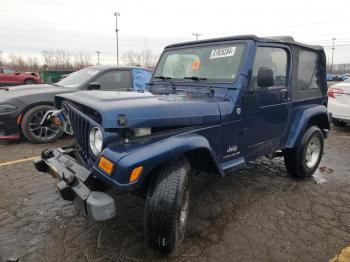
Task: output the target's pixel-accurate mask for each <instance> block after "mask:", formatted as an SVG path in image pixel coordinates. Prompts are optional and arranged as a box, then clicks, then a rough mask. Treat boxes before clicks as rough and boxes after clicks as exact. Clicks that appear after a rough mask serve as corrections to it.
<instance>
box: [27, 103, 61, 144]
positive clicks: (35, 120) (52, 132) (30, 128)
mask: <svg viewBox="0 0 350 262" xmlns="http://www.w3.org/2000/svg"><path fill="white" fill-rule="evenodd" d="M52 109H54V107H53V106H49V105H40V106H35V107H33V108H31V109H29V110H28V111H27V112H26V113H25V114H24V115H23V118H22V122H21V131H22V134H23V135H24V136H25V138H27V139H28V140H29V141H30V142H32V143H48V142H53V141H55V140H57V139H58V138H60V137H61V136H62V130H61V129H60V128H59V127H57V126H55V125H47V126H40V122H41V120H42V119H43V117H44V115H45V113H46V111H48V110H52Z"/></svg>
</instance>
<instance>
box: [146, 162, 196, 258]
mask: <svg viewBox="0 0 350 262" xmlns="http://www.w3.org/2000/svg"><path fill="white" fill-rule="evenodd" d="M189 205H190V164H189V162H188V160H187V159H186V158H184V157H178V158H176V159H174V160H172V161H169V162H167V163H165V164H163V165H162V166H161V167H160V168H159V169H158V170H157V172H155V173H153V174H152V177H151V181H150V183H149V186H148V192H147V198H146V207H145V240H146V243H147V244H148V246H149V247H151V248H154V249H157V250H159V251H160V252H162V253H169V252H171V251H173V250H174V249H175V248H176V247H178V246H180V245H181V243H182V241H183V240H184V237H185V231H186V226H187V221H188V215H189Z"/></svg>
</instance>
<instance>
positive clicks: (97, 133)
mask: <svg viewBox="0 0 350 262" xmlns="http://www.w3.org/2000/svg"><path fill="white" fill-rule="evenodd" d="M89 144H90V149H91V151H92V153H93V154H94V155H95V156H98V155H99V154H100V153H101V151H102V145H103V136H102V131H101V130H100V129H99V128H98V127H93V128H92V129H91V131H90V135H89Z"/></svg>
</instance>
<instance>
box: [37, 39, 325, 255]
mask: <svg viewBox="0 0 350 262" xmlns="http://www.w3.org/2000/svg"><path fill="white" fill-rule="evenodd" d="M325 70H326V58H325V53H324V51H323V48H322V47H319V46H310V45H304V44H301V43H298V42H295V41H294V40H293V38H291V37H269V38H260V37H256V36H253V35H247V36H235V37H227V38H217V39H209V40H201V41H195V42H187V43H180V44H174V45H170V46H167V47H166V48H165V50H164V52H163V54H162V56H161V58H160V60H159V62H158V65H157V67H156V69H155V71H154V74H153V77H152V81H151V83H150V86H149V91H150V92H144V93H123V92H120V93H116V92H101V91H91V92H84V91H82V92H78V93H71V94H63V95H58V96H56V106H57V107H58V108H60V110H59V111H57V112H55V113H54V114H53V115H52V116H51V117H50V118H51V120H52V121H53V122H54V123H57V124H58V125H59V124H60V123H61V122H64V121H70V122H71V124H72V127H73V131H74V136H75V140H76V144H75V145H72V146H70V147H66V148H57V149H51V150H45V151H43V152H42V155H41V158H39V159H36V160H35V161H34V164H35V167H36V169H37V170H39V171H41V172H45V173H49V174H51V175H52V176H54V177H55V178H58V179H59V180H60V182H59V183H58V184H57V187H58V190H59V192H60V193H61V195H62V197H63V198H64V199H65V200H70V201H73V200H74V202H76V203H79V204H80V206H81V207H82V208H83V210H84V212H86V213H87V214H88V215H89V216H90V217H92V218H93V219H95V220H106V219H109V218H112V217H113V216H115V214H116V212H117V211H116V208H115V204H114V199H113V198H112V197H111V196H109V195H108V191H107V190H108V189H110V188H115V189H117V190H119V191H133V192H144V193H145V194H144V196H145V197H146V204H145V220H144V221H145V225H144V226H145V239H146V243H147V244H148V245H149V246H150V247H152V248H155V249H158V250H160V251H161V252H170V251H172V250H173V249H174V248H176V247H177V246H178V245H180V244H181V242H182V241H183V239H184V236H185V230H186V225H187V221H188V214H189V207H190V183H191V173H192V171H193V170H198V171H204V172H210V173H216V174H220V175H221V176H225V174H228V173H231V172H233V171H235V170H237V169H239V168H243V167H245V166H246V164H247V163H248V161H251V160H253V159H256V158H258V157H261V156H265V155H269V156H270V157H284V161H285V164H286V168H287V170H288V171H289V172H290V173H291V174H292V175H294V176H296V177H299V178H306V177H310V176H311V175H312V174H313V173H314V171H315V170H316V169H317V167H318V165H319V163H320V161H321V157H322V154H323V148H324V138H325V137H326V136H327V133H328V131H329V129H330V124H329V119H328V114H327V95H326V92H327V84H326V71H325ZM141 195H142V194H141Z"/></svg>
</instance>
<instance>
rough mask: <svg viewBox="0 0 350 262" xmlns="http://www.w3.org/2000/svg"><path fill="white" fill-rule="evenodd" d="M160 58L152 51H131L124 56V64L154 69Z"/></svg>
mask: <svg viewBox="0 0 350 262" xmlns="http://www.w3.org/2000/svg"><path fill="white" fill-rule="evenodd" d="M158 58H159V56H158V55H155V54H153V53H152V51H151V50H150V49H145V50H143V51H141V52H135V51H133V50H129V51H127V52H126V53H124V54H123V56H122V61H123V62H124V64H126V65H129V66H144V67H149V68H154V67H155V65H156V63H157V61H158Z"/></svg>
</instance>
